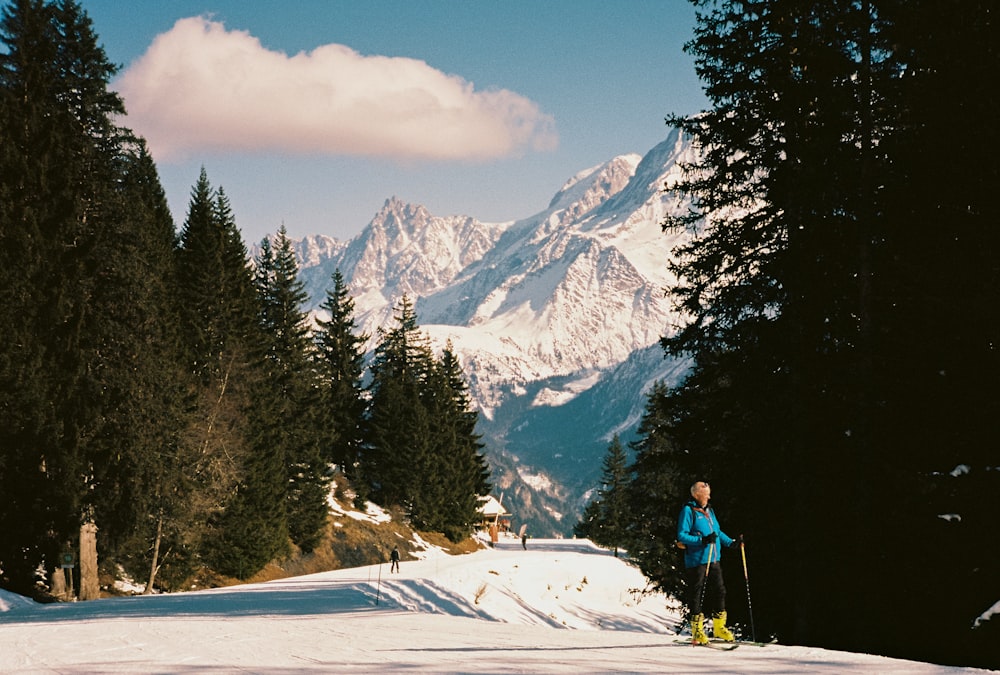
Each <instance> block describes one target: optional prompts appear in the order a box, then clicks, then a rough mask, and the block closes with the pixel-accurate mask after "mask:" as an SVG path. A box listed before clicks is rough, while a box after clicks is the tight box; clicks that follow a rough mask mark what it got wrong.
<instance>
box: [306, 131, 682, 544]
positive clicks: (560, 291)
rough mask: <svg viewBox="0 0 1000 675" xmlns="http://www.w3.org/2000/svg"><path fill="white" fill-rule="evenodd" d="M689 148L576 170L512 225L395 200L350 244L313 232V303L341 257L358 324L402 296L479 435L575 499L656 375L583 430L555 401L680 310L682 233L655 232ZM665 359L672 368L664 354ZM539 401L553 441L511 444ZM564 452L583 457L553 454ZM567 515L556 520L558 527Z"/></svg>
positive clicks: (673, 140)
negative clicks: (675, 255) (475, 418)
mask: <svg viewBox="0 0 1000 675" xmlns="http://www.w3.org/2000/svg"><path fill="white" fill-rule="evenodd" d="M690 152H692V150H691V148H690V145H689V144H688V143H686V142H685V141H684V139H682V138H681V137H680V135H679V134H678V133H677V132H673V133H671V134H670V136H669V137H668V138H667V139H666V140H665V141H664V142H663V143H661V144H659V145H658V146H656V147H655V148H653V149H652V150H651V151H650V152H649V153H647V154H646V155H645V156H644V157H642V158H640V157H639V156H638V155H623V156H620V157H616V158H614V159H612V160H611V161H609V162H607V163H605V164H603V165H600V166H597V167H593V168H591V169H587V170H585V171H581V172H580V173H578V174H577V175H576V176H574V177H573V178H571V179H570V180H569V181H567V183H566V184H565V185H564V186H563V187H562V189H560V190H559V192H558V193H557V194H556V195H555V196H554V197H553V199H552V201H551V202H550V204H549V206H548V208H546V209H545V210H544V211H541V212H540V213H538V214H536V215H534V216H531V217H529V218H525V219H523V220H519V221H516V222H509V223H483V222H480V221H478V220H476V219H475V218H471V217H468V216H448V217H439V216H434V215H431V214H430V213H429V212H428V211H427V210H426V209H425V208H424V207H423V206H419V205H414V204H407V203H404V202H402V201H400V200H398V199H396V198H391V199H388V200H387V201H386V202H385V204H384V206H383V207H382V209H381V210H380V211H379V212H378V213H377V214H376V216H375V217H374V218H373V220H372V221H371V223H369V225H368V226H367V227H366V228H365V229H364V231H363V232H362V233H361V234H360V235H358V236H357V237H355V238H354V239H352V240H351V241H350V242H347V243H346V244H340V243H336V242H333V240H330V239H328V238H325V237H320V236H318V235H317V236H314V237H310V238H307V239H306V240H304V241H303V242H298V243H297V246H298V248H297V249H296V250H297V252H298V254H299V256H300V260H301V269H302V278H303V280H304V281H305V283H306V286H307V290H308V292H309V293H310V296H311V302H312V304H311V307H312V308H314V309H315V308H316V307H318V306H319V304H320V303H322V301H323V300H324V298H325V290H326V289H327V288H329V287H330V286H331V285H332V284H331V282H330V277H331V275H332V274H333V272H334V270H335V269H338V268H339V269H340V271H341V273H342V274H343V275H344V277H345V279H347V280H348V282H349V285H350V289H351V292H352V294H353V296H354V298H355V303H356V318H357V320H358V323H359V327H360V329H361V330H362V331H364V332H365V333H367V334H369V335H372V336H375V335H376V333H377V332H376V328H377V327H378V326H382V325H388V323H389V322H391V317H392V309H393V307H394V305H395V304H396V303H397V302H398V300H399V299H400V298H401V297H402V295H403V294H406V295H408V296H409V297H410V298H411V299H412V300H414V301H415V303H416V310H417V318H418V321H419V323H420V325H421V326H422V328H423V330H424V331H425V332H427V333H428V334H429V335H430V336H431V338H432V340H434V342H435V343H437V344H439V345H443V344H444V341H445V340H447V339H450V340H451V341H452V343H453V345H454V348H455V351H456V353H457V354H458V355H459V357H460V359H461V360H462V363H463V366H464V367H465V369H466V373H467V376H468V378H469V382H470V393H471V394H472V396H473V398H474V399H475V401H476V403H477V404H478V406H479V408H480V410H481V413H482V419H483V427H484V428H483V429H481V431H483V432H484V433H485V435H486V436H487V437H488V440H489V439H492V440H493V441H495V442H496V443H497V444H498V445H501V446H503V447H504V452H506V453H507V454H508V455H509V456H510V457H513V458H515V461H514V464H515V465H517V466H518V467H519V468H518V471H519V472H521V473H524V474H525V475H527V474H531V475H532V476H533V477H534V480H535V481H536V482H538V476H539V475H543V476H545V477H546V479H547V480H551V481H554V482H555V483H557V484H558V485H559V486H561V487H565V486H566V485H574V486H575V488H577V489H574V490H569V491H566V490H564V489H552V490H550V496H552V495H555V494H559V495H561V496H560V498H559V499H560V500H562V501H565V500H567V499H568V500H570V501H573V500H577V499H578V498H579V496H580V495H581V494H582V493H583V492H585V491H586V490H587V489H589V488H590V487H592V485H590V484H588V481H590V483H592V482H593V481H594V480H595V479H596V477H597V475H598V473H599V467H600V463H601V458H602V457H603V453H604V451H605V450H606V447H607V443H608V440H609V438H610V433H612V430H623V429H627V428H628V426H629V424H630V423H631V424H632V425H633V426H634V423H635V422H636V421H637V419H636V407H635V404H636V399H640V400H641V397H642V394H643V392H644V391H645V390H646V388H648V386H649V385H650V384H651V382H650V381H648V378H647V377H644V376H643V374H642V373H632V375H630V377H631V380H628V382H626V383H619V391H620V393H623V392H628V390H629V389H630V388H631V389H633V390H634V391H631V392H629V394H630V395H624V394H623V395H622V396H621V400H604V401H603V402H602V404H601V406H600V407H599V409H598V410H596V411H591V412H590V413H588V414H589V415H596V416H597V418H596V419H590V420H588V421H587V422H588V424H587V425H586V426H587V428H588V429H590V430H591V432H592V434H591V437H590V438H589V440H588V439H581V438H579V436H578V435H577V434H563V433H560V429H559V427H563V428H564V427H565V425H567V424H570V425H572V424H573V422H572V420H566V419H565V418H564V416H561V415H560V414H559V409H560V408H563V407H564V406H566V404H567V403H568V402H570V401H573V400H574V399H577V398H580V397H583V398H586V397H587V393H588V392H591V391H595V390H598V389H600V387H601V384H602V380H604V379H605V378H607V377H610V373H612V372H613V371H615V370H616V369H617V368H618V367H619V366H620V365H622V364H625V363H626V362H628V361H629V360H630V358H631V357H632V356H633V355H635V354H637V353H639V352H643V353H647V352H649V351H650V347H652V346H655V345H656V344H657V342H658V341H659V339H660V337H661V336H663V335H665V334H667V333H669V332H670V330H671V326H672V325H673V323H675V321H674V317H673V311H672V309H671V306H670V303H669V301H668V300H667V299H666V298H665V297H664V293H663V289H664V288H665V287H666V286H667V285H668V284H669V283H670V282H671V279H670V278H669V275H668V273H667V269H666V267H667V262H668V259H669V257H670V252H671V250H672V249H673V248H674V246H676V245H677V244H678V243H679V242H680V241H681V240H683V238H684V237H685V236H686V235H685V234H684V233H677V234H671V235H667V234H664V233H663V232H662V231H661V227H660V223H661V222H662V221H663V219H664V217H665V216H666V215H667V214H668V213H671V212H679V210H681V209H686V208H687V205H686V204H683V203H679V202H677V200H676V199H675V198H673V197H671V196H670V195H667V194H665V193H664V192H663V186H664V185H665V184H666V183H668V182H672V181H673V180H675V179H676V176H677V174H678V173H679V168H678V166H677V164H678V162H679V161H683V160H685V159H689V158H690V157H689V153H690ZM657 350H658V347H656V348H655V349H654V350H653V352H655V353H657V354H659V352H658V351H657ZM659 355H660V356H662V354H659ZM660 360H661V361H662V358H661V359H660ZM654 369H655V368H654ZM663 372H665V373H670V374H671V375H670V376H671V377H678V376H679V373H678V372H677V369H675V368H672V367H667V368H666V369H665V370H664V371H663ZM640 409H641V408H640ZM547 414H548V419H550V420H551V423H552V424H555V425H556V427H557V428H555V429H545V430H544V433H541V434H539V437H544V438H545V439H546V441H547V443H548V444H549V447H548V450H547V451H543V452H539V451H537V448H536V449H533V450H531V451H530V452H528V451H526V448H527V445H533V444H532V443H531V442H530V441H529V442H527V444H526V443H525V442H524V441H522V442H520V444H517V443H512V440H513V439H514V438H518V437H523V436H524V434H523V433H520V431H518V430H521V431H523V429H525V428H526V425H527V424H528V418H529V417H530V421H531V425H533V426H534V427H536V428H538V427H540V426H545V425H546V424H548V422H547V421H546V416H547ZM564 436H565V437H573V441H572V445H566V446H565V447H562V446H561V445H560V444H559V440H558V439H559V438H560V437H564ZM545 452H548V455H549V456H547V457H546V456H544V455H545ZM521 455H525V458H526V457H527V456H528V455H530V456H531V463H532V466H531V467H523V466H521V465H522V464H523V461H522V460H523V459H525V458H521ZM567 457H575V458H577V461H571V462H566V461H561V460H562V459H564V458H567ZM518 458H521V459H518ZM556 466H560V467H562V468H561V469H556V468H554V467H556ZM549 467H553V468H552V469H550V468H549ZM522 469H523V471H522ZM501 482H502V481H501ZM576 506H577V505H575V504H569V505H567V504H566V503H552V504H549V505H548V506H546V507H545V509H546V510H547V511H548V512H550V513H558V514H562V513H564V512H569V511H573V510H574V509H575V508H576ZM554 519H555V521H558V520H559V518H558V517H556V516H554ZM571 520H573V521H575V519H571ZM572 524H573V523H572V522H568V523H566V522H564V523H562V524H561V525H560V526H559V527H561V528H562V530H563V533H565V532H566V530H567V529H568V528H570V527H572Z"/></svg>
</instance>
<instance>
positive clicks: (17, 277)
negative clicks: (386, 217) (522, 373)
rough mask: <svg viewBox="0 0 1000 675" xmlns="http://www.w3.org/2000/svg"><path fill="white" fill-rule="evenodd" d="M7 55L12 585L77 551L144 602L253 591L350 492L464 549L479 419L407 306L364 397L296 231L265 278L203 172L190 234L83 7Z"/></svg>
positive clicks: (6, 526)
mask: <svg viewBox="0 0 1000 675" xmlns="http://www.w3.org/2000/svg"><path fill="white" fill-rule="evenodd" d="M0 43H2V49H0V209H2V210H0V345H2V348H0V586H2V587H4V588H7V589H10V590H14V591H18V592H21V593H24V594H27V595H34V596H38V595H39V594H40V593H45V592H47V591H48V590H49V583H50V579H52V578H54V575H53V573H54V572H55V571H56V570H58V569H59V566H60V562H61V561H60V556H61V555H62V554H63V553H64V552H65V551H68V550H73V549H75V546H76V544H75V542H76V540H77V538H78V537H80V533H81V531H82V528H89V529H90V531H93V529H94V528H96V531H97V550H98V559H99V561H100V566H101V568H102V569H103V570H107V571H113V570H115V569H116V568H117V566H121V567H122V568H124V569H125V570H126V571H127V572H128V573H130V574H131V575H132V576H133V577H135V578H138V579H142V580H146V579H148V584H147V587H146V588H147V592H149V591H151V590H152V589H153V588H154V586H156V587H162V588H168V589H169V588H176V587H177V585H178V584H180V583H182V582H184V580H185V579H187V578H189V577H190V575H191V574H193V573H194V572H195V571H197V570H200V569H210V570H212V571H214V572H216V573H218V574H222V575H226V576H229V577H235V578H237V579H247V578H249V577H251V576H253V575H254V574H255V573H256V572H258V571H259V570H261V569H262V568H263V567H264V566H265V565H266V564H268V562H270V561H272V560H280V559H282V558H283V557H286V556H288V555H290V554H292V553H293V552H298V553H309V552H310V551H312V550H313V549H314V548H315V547H316V546H317V545H318V543H319V542H320V539H321V537H322V534H323V532H324V531H325V529H326V527H327V521H328V502H327V500H328V498H329V495H330V492H331V481H332V479H333V476H334V473H335V472H339V473H340V474H342V475H343V476H344V477H345V479H346V480H347V481H349V485H350V486H351V489H353V491H354V493H355V494H356V495H357V499H358V500H363V499H366V498H368V499H372V500H375V501H377V502H378V503H379V504H381V505H384V506H385V507H387V508H398V509H400V510H401V512H402V513H403V514H404V516H405V517H406V518H407V519H408V520H409V521H410V523H411V525H412V526H414V527H416V528H420V529H423V530H425V531H434V532H441V533H444V534H445V535H446V536H447V537H449V538H450V539H452V540H454V541H458V540H460V539H462V538H465V537H467V536H468V535H469V534H470V533H471V531H472V527H473V525H474V524H475V523H476V522H477V520H478V515H479V513H478V506H479V502H478V497H479V496H480V495H484V494H486V493H488V491H489V488H490V485H489V483H488V475H489V467H488V466H487V464H486V461H485V457H484V454H483V448H484V445H483V443H481V442H480V437H479V435H478V434H477V433H476V424H477V420H478V416H477V413H476V412H475V411H474V410H473V409H472V407H471V401H470V398H469V396H468V391H467V386H466V383H465V381H464V379H463V376H462V371H461V368H460V364H459V362H458V359H457V357H456V355H455V354H454V352H453V351H452V350H451V347H450V346H448V347H446V348H445V349H444V350H443V352H442V353H441V354H436V353H435V352H434V351H433V350H432V349H431V347H430V344H429V342H428V340H427V339H426V337H424V336H423V335H422V334H421V332H420V328H419V326H418V325H417V317H416V315H415V313H414V310H413V306H412V304H411V303H410V301H409V299H407V298H405V297H404V298H402V299H401V300H400V302H399V306H398V312H397V316H396V321H397V322H398V325H394V326H389V327H387V328H385V330H384V331H380V334H379V335H378V336H377V345H376V351H375V360H374V364H373V366H372V369H371V374H370V375H371V377H370V378H369V379H370V380H371V383H370V384H369V385H366V384H365V381H366V373H365V368H364V362H365V353H364V349H365V345H366V343H367V341H368V339H369V336H367V335H360V334H358V331H357V328H356V326H355V324H354V304H353V299H352V298H351V296H350V293H349V290H348V288H347V284H346V282H345V280H344V279H343V277H342V276H341V275H340V273H339V271H338V272H337V273H335V274H334V275H333V277H332V278H331V280H330V288H329V290H328V292H327V298H326V301H325V303H324V304H323V305H322V309H323V310H324V314H323V316H322V318H320V319H319V320H318V323H317V324H315V325H313V324H312V323H311V321H310V318H309V317H308V316H307V315H306V314H305V313H304V311H303V309H302V307H303V303H304V301H305V300H306V294H305V291H304V287H303V284H302V283H301V281H300V280H299V279H298V267H297V262H296V258H295V256H294V253H293V251H292V248H291V242H290V241H289V239H288V237H287V234H286V232H285V230H284V227H282V228H281V229H280V230H279V232H278V233H277V235H276V236H274V237H273V238H269V239H265V240H264V241H262V242H261V243H260V249H259V250H260V253H259V254H258V255H256V256H255V258H254V259H253V260H251V259H250V258H249V254H248V249H247V247H246V245H245V244H244V242H243V241H242V238H241V235H240V231H239V229H238V227H237V223H236V222H235V219H234V216H233V210H232V207H231V204H230V202H229V199H228V197H227V195H226V193H225V190H224V189H223V188H222V187H214V186H212V185H211V183H210V181H209V178H208V175H207V173H206V172H205V171H204V169H203V170H202V172H201V175H200V176H199V177H198V180H197V182H196V184H195V185H194V186H193V188H192V190H191V195H190V202H189V204H188V208H187V216H186V219H185V221H184V223H183V224H182V226H181V227H180V228H179V230H178V228H177V227H176V226H175V224H174V222H173V220H172V217H171V214H170V212H169V210H168V207H167V202H166V198H165V196H164V192H163V189H162V187H161V185H160V183H159V179H158V176H157V171H156V167H155V165H154V163H153V161H152V158H151V156H150V154H149V152H148V151H147V149H146V146H145V143H144V141H143V139H142V138H139V137H137V136H136V135H135V134H133V133H132V132H131V131H130V130H129V129H128V128H126V127H124V126H121V125H120V122H121V120H124V119H125V109H124V106H123V103H122V100H121V98H120V97H119V96H118V95H117V94H116V93H114V92H113V91H110V90H109V88H108V85H109V82H110V79H111V77H112V76H113V75H114V73H115V72H116V68H115V67H114V66H112V65H111V64H110V63H109V62H108V60H107V58H106V55H105V53H104V50H103V48H102V47H101V46H100V45H99V43H98V38H97V36H96V35H95V34H94V31H93V28H92V24H91V22H90V20H89V18H88V17H87V15H86V13H85V12H84V11H83V10H82V9H81V7H80V5H79V4H78V3H76V2H73V1H72V0H56V1H43V0H14V1H13V2H10V3H9V4H7V5H6V6H5V7H4V8H3V14H2V18H0ZM81 562H82V560H81ZM81 591H82V585H81ZM81 597H83V593H81Z"/></svg>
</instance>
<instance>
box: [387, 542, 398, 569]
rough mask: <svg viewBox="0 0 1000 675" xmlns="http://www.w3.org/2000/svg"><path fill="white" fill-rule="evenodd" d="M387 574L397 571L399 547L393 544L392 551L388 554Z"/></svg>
mask: <svg viewBox="0 0 1000 675" xmlns="http://www.w3.org/2000/svg"><path fill="white" fill-rule="evenodd" d="M389 563H390V565H389V574H392V573H393V572H399V547H398V546H393V547H392V553H390V554H389Z"/></svg>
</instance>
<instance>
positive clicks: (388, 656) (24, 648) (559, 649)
mask: <svg viewBox="0 0 1000 675" xmlns="http://www.w3.org/2000/svg"><path fill="white" fill-rule="evenodd" d="M422 555H423V559H421V560H416V561H413V560H409V561H403V562H402V563H401V569H400V573H398V574H389V573H388V570H389V566H388V564H383V565H374V566H369V567H361V568H352V569H343V570H336V571H332V572H324V573H320V574H313V575H309V576H304V577H295V578H289V579H281V580H278V581H272V582H268V583H263V584H251V585H245V586H235V587H228V588H217V589H210V590H203V591H194V592H189V593H177V594H171V595H152V596H137V597H129V598H114V599H106V600H100V601H94V602H81V603H60V604H54V605H37V604H34V603H31V602H30V601H24V600H23V599H22V598H19V597H18V596H14V595H12V594H10V593H7V592H5V591H0V672H2V673H24V674H36V673H37V674H43V673H44V674H56V673H58V674H59V675H81V674H91V673H144V674H145V673H175V674H178V675H190V674H194V673H213V674H214V673H273V674H278V675H288V674H292V673H309V674H314V673H317V674H318V673H372V672H378V671H383V672H406V673H517V672H525V673H612V672H614V673H664V672H671V673H681V672H683V673H880V674H881V673H907V674H916V675H923V674H937V673H956V674H957V673H984V672H990V671H983V670H977V669H973V668H952V667H945V666H938V665H933V664H926V663H918V662H913V661H904V660H898V659H889V658H885V657H880V656H872V655H865V654H853V653H847V652H835V651H829V650H824V649H815V648H806V647H789V646H784V645H772V646H768V647H765V648H757V647H752V646H743V647H741V648H739V649H736V650H733V651H731V652H722V651H718V650H711V649H704V648H697V647H691V646H689V645H686V644H678V643H677V642H676V640H677V639H678V637H677V636H676V635H675V634H674V632H673V626H675V625H676V624H677V621H678V616H677V613H676V611H675V610H672V609H670V608H668V607H667V604H668V603H667V600H666V598H664V596H662V595H660V594H646V595H642V594H641V593H640V592H638V591H640V590H641V589H643V588H644V587H645V580H644V578H643V577H642V575H641V573H639V571H638V570H636V569H635V568H632V567H629V566H628V565H626V564H625V563H624V562H622V561H621V560H618V559H617V558H615V557H614V556H612V555H611V554H610V553H609V552H607V551H604V550H602V549H599V548H597V547H595V546H593V545H592V544H591V543H590V542H588V541H584V540H529V542H528V550H527V551H525V550H522V548H521V542H520V540H519V539H513V538H512V539H502V540H501V542H500V543H499V544H498V546H497V548H495V549H485V550H482V551H479V552H477V553H474V554H470V555H464V556H449V555H446V554H443V553H441V552H440V551H438V550H435V549H429V550H428V551H427V552H426V553H424V554H422ZM730 583H731V584H732V583H734V582H730Z"/></svg>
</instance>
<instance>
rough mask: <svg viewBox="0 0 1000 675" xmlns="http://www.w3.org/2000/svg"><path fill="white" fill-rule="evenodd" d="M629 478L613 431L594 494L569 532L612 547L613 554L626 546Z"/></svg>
mask: <svg viewBox="0 0 1000 675" xmlns="http://www.w3.org/2000/svg"><path fill="white" fill-rule="evenodd" d="M631 478H632V476H631V472H630V471H629V468H628V458H627V457H626V455H625V448H624V447H622V443H621V439H619V438H618V435H617V434H615V437H614V438H613V439H612V440H611V443H610V445H608V453H607V455H605V457H604V465H603V467H602V469H601V486H600V487H599V488H598V489H597V496H596V498H595V499H592V500H591V501H590V502H589V503H588V504H587V506H586V507H584V510H583V517H582V518H581V520H580V522H579V523H577V525H576V526H575V527H574V528H573V534H575V535H576V536H578V537H586V538H588V539H591V540H593V541H594V543H596V544H598V545H600V546H605V547H607V548H613V549H614V551H615V557H618V548H619V547H621V546H624V547H628V523H629V522H630V520H631V518H630V514H629V510H630V507H629V495H628V489H629V485H630V484H631V482H632V481H631Z"/></svg>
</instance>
